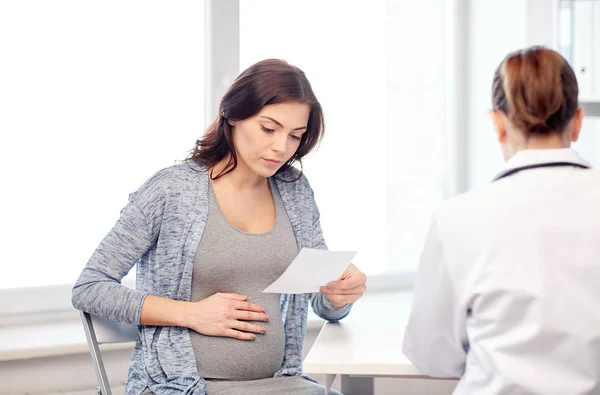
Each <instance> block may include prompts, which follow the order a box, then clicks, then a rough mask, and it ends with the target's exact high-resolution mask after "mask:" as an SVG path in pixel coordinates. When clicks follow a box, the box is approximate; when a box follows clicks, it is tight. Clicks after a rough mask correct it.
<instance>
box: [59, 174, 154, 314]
mask: <svg viewBox="0 0 600 395" xmlns="http://www.w3.org/2000/svg"><path fill="white" fill-rule="evenodd" d="M162 195H163V194H162V192H161V188H160V177H157V176H155V177H153V178H151V179H150V180H148V181H147V182H146V183H145V184H144V185H142V187H141V188H140V189H139V190H138V191H137V192H135V193H133V194H131V195H130V197H129V202H128V203H127V205H126V206H125V207H124V208H123V209H122V210H121V213H120V217H119V219H118V220H117V222H116V224H115V225H114V226H113V228H112V229H111V230H110V231H109V232H108V234H107V235H106V236H105V237H104V239H103V240H102V241H101V243H100V245H99V246H98V247H97V248H96V250H95V251H94V253H93V254H92V256H91V257H90V259H89V261H88V262H87V264H86V265H85V267H84V268H83V270H82V272H81V274H80V275H79V278H78V279H77V282H76V283H75V285H74V286H73V290H72V296H71V301H72V304H73V306H74V307H75V308H76V309H78V310H82V311H85V312H88V313H90V314H93V315H97V316H100V317H102V318H106V319H109V320H113V321H119V322H125V323H128V324H139V323H140V317H141V311H142V305H143V303H144V299H145V298H146V296H147V293H145V292H142V291H139V290H136V289H131V288H128V287H125V286H124V285H122V284H121V280H122V279H123V277H124V276H125V275H126V274H127V273H128V272H129V271H130V270H131V268H132V267H133V266H134V265H135V264H136V263H137V262H138V261H139V260H140V258H141V257H142V256H144V254H146V252H148V250H150V249H151V248H152V246H153V245H154V244H155V242H156V238H157V236H158V229H159V223H158V222H159V221H160V218H161V214H160V209H161V207H162V204H161V200H162V199H163V196H162ZM143 208H146V209H147V210H150V212H151V216H150V219H149V216H147V215H146V214H145V213H144V211H143Z"/></svg>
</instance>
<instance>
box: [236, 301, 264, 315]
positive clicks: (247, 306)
mask: <svg viewBox="0 0 600 395" xmlns="http://www.w3.org/2000/svg"><path fill="white" fill-rule="evenodd" d="M235 308H236V310H246V311H256V312H258V313H264V312H265V309H263V307H262V306H260V305H257V304H254V303H250V302H237V303H236V304H235Z"/></svg>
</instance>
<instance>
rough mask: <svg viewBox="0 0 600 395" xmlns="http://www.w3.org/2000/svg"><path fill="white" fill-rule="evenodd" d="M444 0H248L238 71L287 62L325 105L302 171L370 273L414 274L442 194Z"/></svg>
mask: <svg viewBox="0 0 600 395" xmlns="http://www.w3.org/2000/svg"><path fill="white" fill-rule="evenodd" d="M442 4H443V1H442V0H429V1H423V2H412V3H411V5H410V7H409V9H407V8H406V5H405V3H404V2H391V1H387V2H386V1H382V0H379V1H370V2H361V1H342V0H337V1H326V2H324V1H315V0H311V1H302V2H280V1H276V0H253V1H241V2H240V63H241V65H240V68H241V69H244V68H246V67H248V66H250V65H251V64H253V63H255V62H257V61H259V60H262V59H265V58H282V59H285V60H287V61H288V62H290V63H291V64H293V65H295V66H298V67H300V68H301V69H302V70H304V72H305V73H306V75H307V77H308V78H309V80H310V82H311V84H312V86H313V89H314V91H315V94H316V95H317V97H318V98H319V100H320V101H321V104H322V105H323V109H324V112H325V121H326V132H325V139H324V142H323V144H322V145H321V147H320V148H319V150H318V151H317V152H316V153H314V154H313V155H311V156H309V157H308V158H306V160H305V161H304V162H305V173H306V174H307V177H308V178H309V180H310V182H311V185H312V186H313V189H314V190H315V196H316V199H317V203H318V204H319V208H320V211H321V218H322V220H321V223H322V227H323V231H324V233H325V237H326V239H327V242H328V245H329V248H330V249H335V250H358V251H359V254H358V256H357V259H356V260H355V262H356V263H357V264H358V265H359V266H360V267H361V269H362V270H364V271H365V272H366V273H367V274H379V273H384V272H390V271H395V272H406V271H414V270H415V269H416V266H417V263H418V255H419V254H420V250H421V247H422V243H423V240H424V236H425V232H426V230H427V226H428V224H429V220H430V215H431V209H432V208H433V207H434V206H435V205H437V203H439V201H440V200H441V199H442V197H443V193H442V171H443V164H444V160H445V153H444V151H443V147H444V125H443V97H444V81H443V53H444V51H443V29H444V23H443V22H444V14H443V7H442V8H441V9H440V7H441V5H442ZM399 114H401V115H399ZM407 114H411V115H410V117H407Z"/></svg>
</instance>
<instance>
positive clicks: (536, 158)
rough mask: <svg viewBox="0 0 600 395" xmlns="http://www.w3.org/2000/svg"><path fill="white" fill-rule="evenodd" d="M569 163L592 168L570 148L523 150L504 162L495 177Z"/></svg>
mask: <svg viewBox="0 0 600 395" xmlns="http://www.w3.org/2000/svg"><path fill="white" fill-rule="evenodd" d="M552 162H569V163H577V164H580V165H584V166H588V167H592V166H591V165H590V163H589V162H587V161H586V160H585V159H583V158H582V157H581V156H579V154H578V153H577V151H575V150H574V149H572V148H554V149H525V150H521V151H518V152H517V153H515V154H514V155H513V156H512V157H510V158H509V159H508V161H506V164H505V166H504V169H503V170H502V171H501V172H499V173H498V174H497V175H498V176H499V175H501V174H504V173H506V172H508V171H510V170H512V169H516V168H519V167H524V166H530V165H535V164H539V163H552Z"/></svg>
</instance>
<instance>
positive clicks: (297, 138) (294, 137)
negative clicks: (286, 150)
mask: <svg viewBox="0 0 600 395" xmlns="http://www.w3.org/2000/svg"><path fill="white" fill-rule="evenodd" d="M290 137H291V138H293V139H294V140H298V141H300V140H301V139H302V137H300V136H295V135H293V134H292V135H291V136H290Z"/></svg>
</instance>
